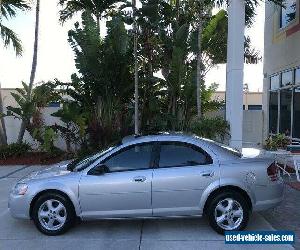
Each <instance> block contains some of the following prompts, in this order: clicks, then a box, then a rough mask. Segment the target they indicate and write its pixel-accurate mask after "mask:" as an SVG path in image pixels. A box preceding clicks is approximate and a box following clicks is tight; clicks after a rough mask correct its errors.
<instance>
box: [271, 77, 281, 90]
mask: <svg viewBox="0 0 300 250" xmlns="http://www.w3.org/2000/svg"><path fill="white" fill-rule="evenodd" d="M279 83H280V75H276V76H272V77H271V89H278V88H279V85H280V84H279Z"/></svg>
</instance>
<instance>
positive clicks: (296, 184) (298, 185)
mask: <svg viewBox="0 0 300 250" xmlns="http://www.w3.org/2000/svg"><path fill="white" fill-rule="evenodd" d="M287 184H288V185H289V186H290V187H291V188H294V189H296V190H298V191H300V182H289V183H287Z"/></svg>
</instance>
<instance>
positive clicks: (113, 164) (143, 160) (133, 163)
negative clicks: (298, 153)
mask: <svg viewBox="0 0 300 250" xmlns="http://www.w3.org/2000/svg"><path fill="white" fill-rule="evenodd" d="M151 152H152V144H141V145H135V146H131V147H128V148H126V149H125V150H122V151H121V152H120V153H117V154H116V155H113V156H112V157H110V158H109V159H108V160H105V161H104V162H103V163H104V164H105V165H106V166H107V167H108V168H109V171H110V172H116V171H126V170H135V169H146V168H149V166H150V161H151Z"/></svg>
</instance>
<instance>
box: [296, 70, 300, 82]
mask: <svg viewBox="0 0 300 250" xmlns="http://www.w3.org/2000/svg"><path fill="white" fill-rule="evenodd" d="M295 84H300V69H296V70H295Z"/></svg>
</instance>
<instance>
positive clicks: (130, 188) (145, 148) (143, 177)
mask: <svg viewBox="0 0 300 250" xmlns="http://www.w3.org/2000/svg"><path fill="white" fill-rule="evenodd" d="M152 151H153V144H152V143H144V144H136V145H132V146H128V147H126V148H123V149H121V150H120V151H118V152H117V153H114V154H112V155H111V156H109V157H108V158H107V159H105V160H104V161H102V162H101V164H103V167H104V166H105V169H106V172H105V173H104V174H92V173H93V171H90V172H89V173H88V174H87V175H83V176H82V178H81V180H80V184H79V199H80V205H81V210H82V217H83V218H97V217H98V218H101V217H111V218H113V217H145V216H151V215H152V208H151V182H152V172H153V169H152V167H151V166H152V163H151V162H152V157H153V156H152V154H153V153H152Z"/></svg>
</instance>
